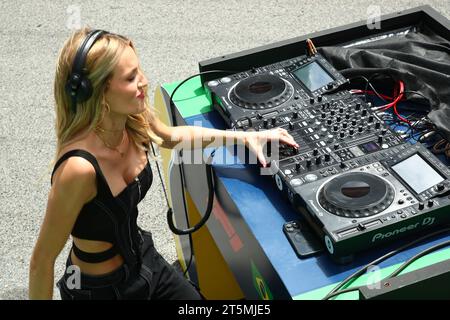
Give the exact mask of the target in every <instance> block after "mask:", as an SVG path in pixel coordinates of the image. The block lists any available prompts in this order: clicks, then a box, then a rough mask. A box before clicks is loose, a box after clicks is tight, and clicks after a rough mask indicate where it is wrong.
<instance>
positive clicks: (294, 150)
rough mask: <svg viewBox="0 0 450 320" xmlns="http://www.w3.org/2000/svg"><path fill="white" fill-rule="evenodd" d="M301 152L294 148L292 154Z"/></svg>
mask: <svg viewBox="0 0 450 320" xmlns="http://www.w3.org/2000/svg"><path fill="white" fill-rule="evenodd" d="M299 152H300V150H299V149H297V148H295V147H292V152H291V153H292V154H299Z"/></svg>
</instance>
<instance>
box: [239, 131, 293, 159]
mask: <svg viewBox="0 0 450 320" xmlns="http://www.w3.org/2000/svg"><path fill="white" fill-rule="evenodd" d="M269 141H271V142H272V141H276V142H280V143H284V144H287V145H290V146H292V147H294V148H297V149H298V148H299V145H298V144H297V143H296V142H295V140H294V138H293V137H292V136H291V135H290V134H289V133H288V131H287V130H286V129H283V128H275V129H271V130H264V131H250V132H249V131H247V132H245V136H244V143H245V145H246V146H247V148H249V149H250V150H251V151H252V152H253V153H254V154H255V155H256V157H257V158H258V160H259V162H260V163H261V164H262V166H263V167H266V166H267V162H266V158H265V157H264V152H263V149H264V145H265V144H266V143H267V142H269Z"/></svg>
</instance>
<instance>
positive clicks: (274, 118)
mask: <svg viewBox="0 0 450 320" xmlns="http://www.w3.org/2000/svg"><path fill="white" fill-rule="evenodd" d="M270 120H271V121H270V122H271V123H272V125H273V126H274V125H275V124H276V123H277V118H276V117H272V118H271V119H270Z"/></svg>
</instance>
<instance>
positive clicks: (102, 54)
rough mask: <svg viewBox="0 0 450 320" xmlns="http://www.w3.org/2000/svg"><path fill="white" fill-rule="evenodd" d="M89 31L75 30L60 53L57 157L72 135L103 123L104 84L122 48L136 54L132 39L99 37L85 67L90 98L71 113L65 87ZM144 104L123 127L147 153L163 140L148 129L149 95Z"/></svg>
mask: <svg viewBox="0 0 450 320" xmlns="http://www.w3.org/2000/svg"><path fill="white" fill-rule="evenodd" d="M90 31H91V29H90V28H83V29H81V30H78V31H75V32H74V33H73V34H72V35H71V36H70V38H69V39H68V40H67V41H66V42H65V43H64V46H63V47H62V49H61V51H60V53H59V57H58V62H57V65H56V74H55V82H54V96H55V111H56V123H55V129H56V136H57V147H56V156H58V154H59V153H60V151H61V149H62V148H63V147H64V146H66V145H67V144H68V143H69V142H70V141H71V140H72V139H73V138H74V137H75V135H77V134H79V133H81V132H83V131H85V130H87V131H88V132H89V131H91V130H93V129H94V128H95V127H96V126H97V125H98V124H99V123H100V122H101V121H102V119H103V117H104V115H105V112H108V111H107V108H108V107H107V105H106V103H105V97H104V93H105V89H106V88H107V82H108V80H109V79H110V77H111V76H112V73H113V70H114V68H115V67H116V65H117V63H118V62H119V58H120V56H121V55H122V52H123V51H124V50H125V48H126V47H127V46H130V47H131V48H132V49H133V50H134V51H135V52H136V49H135V47H134V45H133V43H132V42H131V40H129V39H127V38H125V37H123V36H119V35H116V34H110V33H107V34H104V35H102V36H101V37H100V38H99V39H98V40H97V41H96V42H95V44H94V45H93V46H92V47H91V49H90V50H89V53H88V54H87V57H86V62H85V66H84V67H85V70H86V74H87V77H88V78H89V80H90V81H91V83H92V88H93V92H92V96H91V97H90V98H89V99H88V100H87V101H85V102H82V103H77V106H76V112H75V113H74V112H73V111H72V101H71V98H70V97H69V95H68V94H67V93H66V90H65V86H66V82H67V79H68V76H69V74H70V72H71V71H72V65H73V61H74V58H75V54H76V52H77V50H78V48H79V47H80V45H81V43H82V41H83V40H84V39H85V37H86V35H87V34H88V33H89V32H90ZM145 105H146V108H145V111H144V112H142V113H140V114H134V115H129V116H128V119H127V121H126V125H125V126H126V128H127V130H128V132H129V134H130V138H131V140H132V141H133V142H134V143H135V144H136V146H137V147H138V148H140V149H145V150H148V148H149V146H150V143H151V142H154V143H156V144H157V145H161V144H162V139H161V138H160V137H158V136H157V135H156V134H155V133H154V132H153V131H152V130H151V129H150V125H149V121H152V119H153V118H154V117H155V116H156V115H155V113H154V111H153V110H152V109H151V108H150V104H149V101H148V95H146V98H145Z"/></svg>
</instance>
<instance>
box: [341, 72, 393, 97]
mask: <svg viewBox="0 0 450 320" xmlns="http://www.w3.org/2000/svg"><path fill="white" fill-rule="evenodd" d="M358 78H361V79H364V80H365V81H366V89H365V90H364V92H363V93H364V102H367V89H368V86H367V85H369V86H370V88H372V91H373V92H374V93H375V94H376V95H377V97H378V98H380V99H381V100H383V101H384V102H386V103H389V101H387V100H386V99H384V98H383V97H382V96H381V94H380V93H378V91H377V90H376V89H375V87H374V86H373V85H372V83H371V82H370V80H369V79H367V78H366V77H365V76H362V75H361V76H354V77H351V78H348V79H347V80H349V81H350V80H353V79H358Z"/></svg>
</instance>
